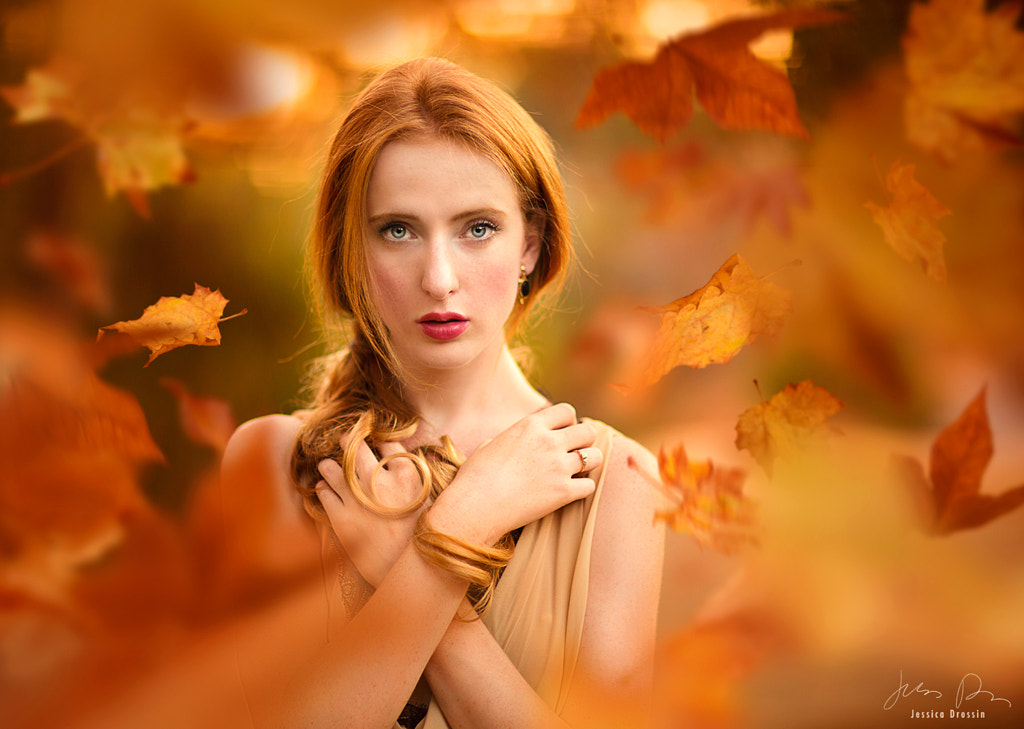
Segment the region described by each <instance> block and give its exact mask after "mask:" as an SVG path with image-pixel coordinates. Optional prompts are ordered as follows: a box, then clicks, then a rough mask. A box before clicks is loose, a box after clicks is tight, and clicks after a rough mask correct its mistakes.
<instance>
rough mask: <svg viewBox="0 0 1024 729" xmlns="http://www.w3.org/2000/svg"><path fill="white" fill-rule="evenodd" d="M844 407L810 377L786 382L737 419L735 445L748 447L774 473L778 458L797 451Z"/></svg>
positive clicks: (741, 448)
mask: <svg viewBox="0 0 1024 729" xmlns="http://www.w3.org/2000/svg"><path fill="white" fill-rule="evenodd" d="M843 407H844V405H843V403H841V402H839V400H837V399H836V398H835V397H833V396H832V394H831V393H829V392H828V390H826V389H824V388H823V387H816V386H815V385H814V383H812V382H811V381H810V380H806V381H804V382H801V383H799V384H797V385H792V384H790V385H786V386H785V387H784V388H783V389H782V391H781V392H778V393H776V394H775V396H774V397H772V399H771V400H769V401H768V402H763V403H761V404H760V405H755V406H754V407H752V408H750V409H749V410H746V411H744V412H743V413H742V414H741V415H740V417H739V420H738V421H737V423H736V447H737V448H739V449H740V450H748V451H750V453H751V455H753V456H754V458H755V460H757V462H758V463H760V464H761V467H762V468H764V470H765V472H766V473H767V474H768V475H769V476H771V475H772V470H773V464H774V461H775V459H776V458H791V457H793V456H796V455H798V454H799V453H800V452H801V451H802V450H803V449H805V448H806V447H807V446H808V445H809V443H810V442H811V441H812V440H813V439H814V438H815V437H816V436H818V435H820V434H822V433H825V432H828V429H826V428H825V427H824V425H825V421H826V420H828V419H829V418H830V417H832V416H833V415H835V414H836V413H837V412H839V411H840V410H841V409H842V408H843Z"/></svg>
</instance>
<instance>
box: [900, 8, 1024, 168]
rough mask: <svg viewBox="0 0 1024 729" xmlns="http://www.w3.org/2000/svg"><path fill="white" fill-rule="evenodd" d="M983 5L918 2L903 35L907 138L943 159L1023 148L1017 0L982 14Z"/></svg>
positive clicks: (1023, 48)
mask: <svg viewBox="0 0 1024 729" xmlns="http://www.w3.org/2000/svg"><path fill="white" fill-rule="evenodd" d="M985 5H986V3H985V0H931V2H929V3H914V4H913V5H912V6H911V9H910V19H909V21H908V25H907V31H906V33H905V35H904V36H903V50H904V62H905V65H906V72H907V76H908V77H909V79H910V84H911V90H910V94H909V95H908V97H907V99H906V102H905V105H904V119H905V123H906V129H907V139H908V140H909V141H910V142H912V143H913V144H915V145H917V146H918V147H921V148H922V149H924V150H926V151H928V152H931V153H933V154H935V155H936V156H937V157H939V158H940V159H943V160H945V161H952V160H954V159H956V158H957V157H958V156H959V155H960V154H961V153H963V152H966V151H972V150H979V149H996V148H999V147H1005V146H1008V145H1020V144H1022V143H1024V140H1022V139H1021V137H1020V135H1019V134H1018V133H1017V132H1016V131H1015V130H1014V127H1013V123H1014V122H1013V119H1014V116H1015V115H1019V114H1021V113H1024V33H1021V31H1020V30H1019V29H1018V28H1017V25H1016V24H1017V18H1018V16H1019V15H1020V10H1021V5H1020V3H1016V2H1010V3H1003V4H1002V5H999V6H998V7H996V8H995V9H994V10H993V11H992V12H991V13H986V12H985Z"/></svg>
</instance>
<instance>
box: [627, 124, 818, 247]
mask: <svg viewBox="0 0 1024 729" xmlns="http://www.w3.org/2000/svg"><path fill="white" fill-rule="evenodd" d="M773 152H774V150H771V149H770V148H768V147H767V145H765V144H763V143H762V144H758V145H748V146H746V147H744V148H742V149H741V152H740V154H739V156H738V158H737V159H724V158H722V157H720V156H719V157H716V156H712V155H710V154H708V153H707V152H706V151H705V149H704V148H703V147H702V146H701V145H700V144H698V143H696V142H688V143H686V144H684V145H681V146H678V147H672V148H664V149H661V150H653V151H649V152H638V151H632V152H626V153H624V154H622V155H621V156H620V157H619V159H618V160H617V161H616V165H615V172H616V174H617V176H618V177H619V179H620V180H621V181H622V183H623V185H625V187H626V188H627V189H629V190H631V191H634V192H637V193H639V194H641V195H643V196H644V197H645V198H646V199H647V200H648V202H649V205H648V208H647V217H648V218H649V219H650V220H651V221H652V222H653V223H656V224H663V223H665V222H667V221H669V220H672V219H676V218H686V217H692V218H697V219H700V220H701V221H702V222H704V223H705V224H717V225H719V226H726V225H728V224H729V223H730V222H731V221H733V220H740V221H742V227H743V230H744V232H746V231H749V230H750V228H752V227H753V225H754V223H755V222H756V221H757V220H758V219H759V218H761V217H764V218H767V220H768V222H769V223H771V224H772V226H773V227H774V228H775V229H776V230H778V231H779V233H781V234H782V235H784V236H789V235H790V233H791V232H792V225H791V222H790V210H791V209H792V208H793V207H794V206H801V207H806V206H807V205H808V202H809V197H808V195H807V191H806V189H805V188H804V185H803V181H802V180H801V177H800V171H799V169H798V168H797V166H796V164H795V163H794V162H793V161H792V160H790V159H788V158H785V159H779V155H778V154H776V153H773Z"/></svg>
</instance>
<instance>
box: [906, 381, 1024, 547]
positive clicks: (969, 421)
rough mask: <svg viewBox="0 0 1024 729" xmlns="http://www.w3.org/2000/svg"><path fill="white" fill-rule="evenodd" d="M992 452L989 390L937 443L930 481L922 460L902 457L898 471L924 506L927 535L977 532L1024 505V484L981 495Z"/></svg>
mask: <svg viewBox="0 0 1024 729" xmlns="http://www.w3.org/2000/svg"><path fill="white" fill-rule="evenodd" d="M992 452H993V448H992V429H991V426H990V425H989V420H988V413H987V411H986V409H985V388H984V387H983V388H982V389H981V392H979V393H978V395H977V396H976V397H975V398H974V400H973V401H972V402H971V403H970V404H969V405H968V406H967V408H966V409H965V410H964V411H963V413H961V414H960V417H959V418H957V419H956V420H955V421H954V422H953V423H951V424H950V425H948V426H947V427H946V428H944V429H943V430H942V432H940V433H939V435H938V436H937V437H936V438H935V441H934V443H933V444H932V451H931V464H930V474H929V475H930V477H931V478H930V479H929V478H926V477H925V475H924V468H923V467H922V466H921V463H920V461H918V460H917V459H916V458H911V457H909V456H897V457H896V465H897V467H898V468H899V469H900V470H901V471H902V475H903V476H904V479H905V482H906V483H907V484H908V487H909V488H910V489H911V491H912V493H913V495H914V496H915V497H916V498H917V500H918V504H919V506H921V507H922V513H923V517H924V519H923V521H924V526H925V529H926V531H928V532H929V533H931V534H934V535H946V534H952V533H953V532H957V531H962V530H964V529H974V528H976V527H980V526H984V525H985V524H988V523H989V522H990V521H992V520H993V519H995V518H997V517H1000V516H1002V515H1003V514H1007V513H1009V512H1011V511H1013V510H1014V509H1016V508H1018V507H1019V506H1020V505H1021V504H1024V484H1022V485H1020V486H1016V487H1014V488H1011V489H1009V490H1008V491H1004V492H1003V493H1001V494H999V495H998V496H988V495H982V494H980V493H979V491H980V490H981V479H982V476H984V474H985V469H987V468H988V464H989V461H990V460H992Z"/></svg>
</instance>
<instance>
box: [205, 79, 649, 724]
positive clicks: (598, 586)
mask: <svg viewBox="0 0 1024 729" xmlns="http://www.w3.org/2000/svg"><path fill="white" fill-rule="evenodd" d="M310 253H311V261H312V264H313V273H314V278H315V280H316V282H317V284H318V287H319V290H318V298H319V300H320V301H322V302H323V304H324V308H325V310H326V311H325V313H326V314H327V315H328V316H329V317H330V316H332V315H336V316H337V315H340V316H341V317H343V318H344V319H346V320H347V321H349V322H350V326H351V340H350V343H349V346H348V348H347V349H346V350H343V351H342V352H341V354H340V355H338V356H337V357H335V358H334V359H333V360H330V361H329V363H328V364H327V366H326V367H325V370H324V374H323V378H322V382H321V383H320V388H319V394H318V396H317V399H316V401H315V403H314V405H313V407H312V408H311V409H310V410H308V411H304V412H303V413H300V414H298V415H297V416H294V417H293V416H269V417H265V418H259V419H257V420H254V421H250V422H249V423H247V424H245V425H243V426H242V427H241V428H240V429H239V430H238V431H237V432H236V434H235V435H234V437H233V438H232V440H231V443H230V445H229V447H228V450H227V453H226V455H225V459H224V469H223V473H224V482H225V488H226V490H227V491H228V492H229V493H231V492H234V493H244V489H245V487H246V484H247V483H250V484H251V480H252V479H254V478H266V479H271V480H272V481H273V483H274V485H275V487H276V488H278V489H280V490H282V491H285V490H292V492H293V493H295V488H296V484H298V486H299V489H298V491H299V492H301V494H302V501H303V503H304V505H305V507H306V508H307V510H308V511H309V512H310V513H312V514H313V515H314V516H317V517H318V518H319V519H320V522H321V523H322V524H323V526H324V533H325V534H326V535H327V537H326V543H327V544H328V545H330V547H331V548H330V549H329V552H330V554H331V555H333V557H332V558H333V559H335V560H336V561H337V563H338V573H337V574H338V578H337V580H334V579H332V580H331V585H330V599H329V600H328V601H327V605H326V608H327V609H326V614H323V615H320V616H318V617H314V618H312V619H311V620H310V621H309V633H310V641H309V642H310V645H311V646H313V645H314V644H316V643H319V645H317V646H316V648H315V656H314V657H313V658H312V659H311V660H310V661H309V663H308V664H307V665H304V666H303V667H302V668H301V670H299V671H298V672H297V673H296V675H295V676H294V677H293V678H292V680H291V681H290V683H289V684H288V689H287V690H286V691H285V696H284V697H283V698H282V700H281V702H280V706H278V707H277V708H276V714H275V717H274V720H273V721H272V722H271V723H272V724H273V725H286V726H293V725H294V726H303V727H306V726H309V727H314V726H315V727H320V726H324V727H326V726H344V727H392V726H396V724H397V725H398V726H420V727H426V728H428V729H437V728H442V727H447V726H451V727H454V728H459V727H505V726H507V727H534V726H588V727H589V726H598V725H606V724H605V722H606V721H608V722H614V723H610V724H607V725H609V726H611V725H615V726H624V725H625V726H631V725H635V723H637V722H640V721H642V718H643V715H644V713H645V712H646V711H647V708H648V706H647V705H648V702H649V697H650V692H651V682H652V670H653V669H652V666H653V648H654V634H655V624H656V614H657V602H658V592H659V585H660V576H661V565H662V549H663V536H662V533H661V531H660V530H659V529H658V528H657V527H655V526H654V525H653V512H654V509H655V505H656V499H657V494H656V492H655V490H654V489H652V488H651V487H650V485H649V481H648V480H647V478H646V477H645V476H643V475H642V474H641V472H642V471H648V472H653V471H654V470H655V468H656V465H655V464H654V463H653V459H652V457H651V455H650V454H649V453H648V452H646V451H645V450H644V449H643V448H641V447H640V446H638V445H637V444H636V443H634V442H633V441H630V440H629V439H627V438H625V437H623V436H621V435H620V434H618V433H616V432H615V431H613V430H612V429H611V428H609V427H608V426H606V425H604V424H601V423H598V422H595V421H589V420H582V421H581V420H578V419H577V417H576V414H575V412H574V411H573V409H572V408H571V407H570V406H569V405H566V404H564V403H563V404H558V405H552V404H551V403H550V402H548V401H547V399H546V398H545V397H544V396H543V395H542V394H541V393H539V392H538V391H537V390H536V389H535V388H534V387H533V386H532V385H530V383H529V382H528V380H527V379H526V377H525V376H524V374H523V372H522V371H521V369H520V368H519V366H518V365H517V363H516V361H515V359H514V358H513V356H512V354H511V352H510V349H509V345H508V341H509V339H510V338H511V337H512V336H513V334H514V333H515V330H516V327H517V325H518V324H519V323H520V322H521V321H523V320H524V318H525V317H526V315H527V313H528V311H529V310H530V309H531V307H532V306H533V305H534V304H535V302H536V301H537V300H538V299H539V298H542V297H545V296H547V295H549V294H551V293H553V292H554V291H555V290H556V289H557V285H558V284H559V283H560V282H561V280H562V279H563V277H564V275H565V272H566V270H567V269H568V267H569V265H570V262H571V260H572V253H571V248H570V242H569V235H568V218H567V213H566V210H565V202H564V196H563V192H562V186H561V180H560V178H559V175H558V171H557V167H556V163H555V159H554V155H553V152H552V146H551V143H550V140H549V139H548V137H547V136H546V134H545V133H544V132H543V131H542V130H541V129H540V128H539V127H538V126H537V125H536V123H535V122H534V121H533V120H532V118H531V117H530V116H529V115H528V114H527V113H526V112H525V111H524V110H523V109H522V108H521V107H520V106H519V105H518V104H517V103H516V102H515V101H514V100H512V99H511V98H510V97H509V96H508V95H507V94H505V93H504V92H502V91H500V90H498V89H497V88H496V87H495V86H493V85H492V84H490V83H488V82H485V81H483V80H481V79H479V78H478V77H476V76H473V75H472V74H470V73H468V72H466V71H464V70H463V69H461V68H459V67H457V66H455V65H453V64H451V63H448V62H446V61H441V60H437V59H420V60H416V61H411V62H408V63H405V64H402V65H400V66H397V67H395V68H393V69H391V70H389V71H387V72H385V73H383V74H382V75H381V76H379V77H377V78H376V79H375V80H374V81H373V82H371V84H370V85H369V86H368V87H367V89H365V90H364V91H363V92H362V93H361V94H360V95H359V97H358V98H357V99H356V100H355V102H354V103H353V106H352V108H351V109H350V111H349V112H348V114H347V115H346V117H345V119H344V121H343V122H342V124H341V127H340V129H339V130H338V132H337V134H336V136H335V139H334V142H333V145H332V148H331V153H330V158H329V160H328V163H327V166H326V170H325V172H324V176H323V181H322V186H321V190H320V195H319V199H318V203H317V219H316V227H315V230H314V234H313V236H312V240H311V249H310ZM330 574H332V575H333V574H334V573H333V572H331V573H330ZM481 615H482V617H480V619H477V618H478V617H479V616H481ZM325 633H326V634H325ZM325 638H326V641H325ZM311 650H313V649H312V648H311ZM623 721H625V722H628V723H625V724H623V723H622V722H623Z"/></svg>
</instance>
